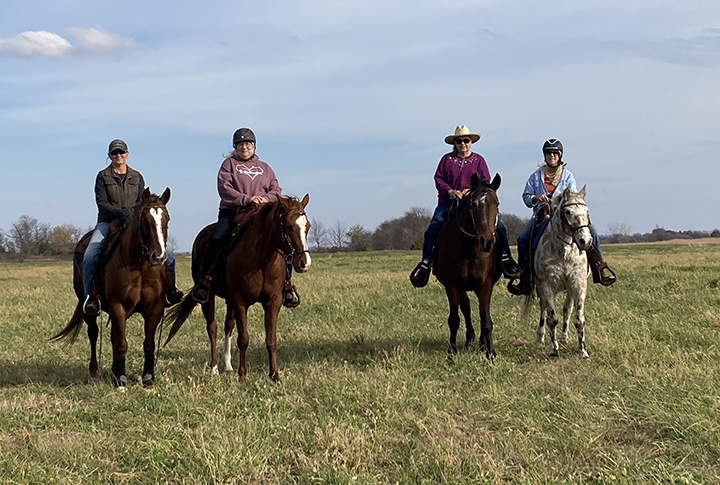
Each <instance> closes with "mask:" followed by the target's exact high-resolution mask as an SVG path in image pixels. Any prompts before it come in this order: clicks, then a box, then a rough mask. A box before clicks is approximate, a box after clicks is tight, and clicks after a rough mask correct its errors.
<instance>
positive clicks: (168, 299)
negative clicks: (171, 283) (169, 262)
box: [165, 286, 183, 307]
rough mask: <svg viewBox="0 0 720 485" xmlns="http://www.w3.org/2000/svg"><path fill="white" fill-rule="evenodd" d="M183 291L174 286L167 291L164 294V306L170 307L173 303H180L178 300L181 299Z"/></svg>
mask: <svg viewBox="0 0 720 485" xmlns="http://www.w3.org/2000/svg"><path fill="white" fill-rule="evenodd" d="M182 297H183V292H182V291H181V290H179V289H178V287H177V286H176V287H175V288H173V289H172V290H170V291H168V292H167V294H166V295H165V306H166V307H171V306H173V305H177V304H178V303H180V300H182Z"/></svg>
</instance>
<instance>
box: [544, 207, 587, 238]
mask: <svg viewBox="0 0 720 485" xmlns="http://www.w3.org/2000/svg"><path fill="white" fill-rule="evenodd" d="M571 205H581V206H583V207H586V208H587V204H585V203H584V202H570V203H569V204H562V205H560V207H559V209H558V210H559V211H560V219H561V222H562V223H563V224H564V225H566V226H567V227H569V228H570V230H571V231H572V233H571V234H570V242H567V241H566V240H565V239H563V237H562V236H561V235H560V234H558V237H559V238H560V240H561V241H562V242H564V243H565V244H567V245H568V246H572V244H573V239H574V237H575V233H576V232H578V231H579V230H581V229H584V228H586V227H587V228H588V229H589V228H590V219H589V218H588V223H587V224H583V225H581V226H573V225H572V224H570V221H568V220H567V217H566V216H565V212H564V211H563V210H562V209H563V208H565V207H570V206H571ZM551 222H552V221H551ZM564 232H565V231H563V233H564Z"/></svg>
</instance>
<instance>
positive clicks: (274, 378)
mask: <svg viewBox="0 0 720 485" xmlns="http://www.w3.org/2000/svg"><path fill="white" fill-rule="evenodd" d="M270 379H272V380H273V382H278V381H279V380H280V374H279V373H277V372H275V373H273V374H270Z"/></svg>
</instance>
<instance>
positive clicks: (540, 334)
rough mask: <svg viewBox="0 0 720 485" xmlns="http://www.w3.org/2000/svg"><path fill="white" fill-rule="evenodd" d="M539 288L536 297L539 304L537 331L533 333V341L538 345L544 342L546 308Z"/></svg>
mask: <svg viewBox="0 0 720 485" xmlns="http://www.w3.org/2000/svg"><path fill="white" fill-rule="evenodd" d="M540 288H541V286H540V285H538V286H537V296H538V301H539V302H540V321H539V322H538V326H537V330H536V331H535V337H536V338H535V341H536V342H537V343H539V344H541V343H543V342H545V321H546V320H547V307H546V305H545V302H544V301H543V299H542V298H541V296H540Z"/></svg>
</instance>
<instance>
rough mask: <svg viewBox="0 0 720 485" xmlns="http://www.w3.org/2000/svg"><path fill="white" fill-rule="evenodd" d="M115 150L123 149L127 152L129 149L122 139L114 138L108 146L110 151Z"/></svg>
mask: <svg viewBox="0 0 720 485" xmlns="http://www.w3.org/2000/svg"><path fill="white" fill-rule="evenodd" d="M115 150H122V151H124V152H126V151H128V149H127V144H126V143H125V142H124V141H122V140H113V141H111V142H110V146H109V147H108V153H112V152H113V151H115Z"/></svg>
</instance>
